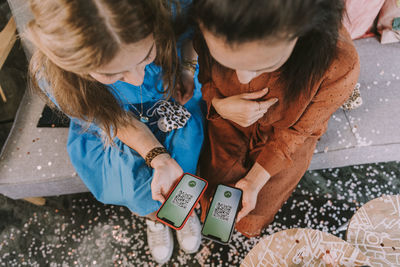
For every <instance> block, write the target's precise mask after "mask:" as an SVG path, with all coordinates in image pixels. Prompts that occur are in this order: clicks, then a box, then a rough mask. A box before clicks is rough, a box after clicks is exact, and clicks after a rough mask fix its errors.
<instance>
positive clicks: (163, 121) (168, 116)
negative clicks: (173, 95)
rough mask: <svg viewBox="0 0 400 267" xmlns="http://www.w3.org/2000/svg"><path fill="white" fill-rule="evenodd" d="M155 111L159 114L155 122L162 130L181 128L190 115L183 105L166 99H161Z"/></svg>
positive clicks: (168, 130)
mask: <svg viewBox="0 0 400 267" xmlns="http://www.w3.org/2000/svg"><path fill="white" fill-rule="evenodd" d="M156 113H157V114H158V115H159V116H160V118H159V119H158V122H157V125H158V128H159V129H160V130H161V131H163V132H170V131H172V130H176V129H180V128H182V127H183V126H185V124H186V123H187V121H188V120H189V119H190V117H191V114H190V112H189V111H188V110H187V109H186V108H185V107H184V106H182V105H180V104H178V103H175V102H168V101H163V102H162V103H161V104H160V105H159V106H158V107H157V108H156Z"/></svg>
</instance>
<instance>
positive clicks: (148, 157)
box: [144, 147, 169, 168]
mask: <svg viewBox="0 0 400 267" xmlns="http://www.w3.org/2000/svg"><path fill="white" fill-rule="evenodd" d="M161 154H169V153H168V150H167V149H166V148H165V147H155V148H153V149H152V150H150V151H149V152H148V153H147V154H146V157H145V158H144V160H145V162H146V165H147V166H149V167H150V168H152V167H151V161H152V160H153V159H154V158H155V157H157V156H158V155H161Z"/></svg>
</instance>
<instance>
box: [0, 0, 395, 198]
mask: <svg viewBox="0 0 400 267" xmlns="http://www.w3.org/2000/svg"><path fill="white" fill-rule="evenodd" d="M27 2H28V1H25V0H9V4H10V6H11V8H12V11H13V14H14V16H15V19H16V22H17V28H18V30H19V31H20V32H21V31H23V29H24V26H25V25H26V23H27V21H29V19H30V18H31V14H30V12H29V8H28V7H27ZM24 44H25V49H26V53H27V56H28V58H29V56H30V55H31V52H32V47H31V46H30V45H29V44H28V43H26V42H24ZM355 44H356V47H357V50H358V52H359V55H360V60H361V75H360V79H359V83H360V90H361V95H362V98H363V102H364V104H363V105H362V106H361V107H360V108H358V109H356V110H352V111H344V110H338V111H337V112H336V113H335V114H334V116H333V117H332V118H331V120H330V122H329V128H328V131H327V133H326V134H325V135H324V136H323V137H322V138H321V140H320V142H319V143H318V146H317V149H316V151H315V154H314V157H313V160H312V163H311V166H310V169H323V168H333V167H342V166H347V165H355V164H364V163H372V162H384V161H395V160H400V123H399V116H400V44H399V43H397V44H390V45H381V44H380V43H379V42H378V41H377V40H376V39H375V38H369V39H363V40H357V41H356V42H355ZM43 107H44V103H43V102H42V101H41V100H40V99H38V97H37V96H34V95H31V94H30V93H29V92H27V93H26V94H25V96H24V98H23V100H22V102H21V105H20V108H19V111H18V113H17V117H16V120H15V124H14V127H13V129H12V131H11V133H10V136H9V138H8V140H7V142H6V144H5V146H4V148H3V150H2V151H1V155H0V194H4V195H6V196H8V197H10V198H14V199H18V198H27V197H35V196H53V195H61V194H71V193H79V192H86V191H87V188H86V187H85V185H84V184H83V183H82V182H81V180H80V179H79V177H78V176H77V174H76V172H75V170H74V168H73V166H72V165H71V163H70V161H69V158H68V155H67V151H66V141H67V134H68V129H65V128H64V129H60V128H36V123H37V121H38V120H39V117H40V115H41V112H42V110H43Z"/></svg>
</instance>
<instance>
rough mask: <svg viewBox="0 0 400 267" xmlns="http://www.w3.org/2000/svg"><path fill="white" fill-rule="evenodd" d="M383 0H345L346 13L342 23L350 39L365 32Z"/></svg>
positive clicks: (369, 27)
mask: <svg viewBox="0 0 400 267" xmlns="http://www.w3.org/2000/svg"><path fill="white" fill-rule="evenodd" d="M384 2H385V0H345V4H346V10H347V15H345V16H344V20H343V24H344V26H345V27H346V29H347V31H348V32H349V33H350V36H351V38H352V39H357V38H360V37H362V36H363V35H365V33H367V32H368V31H369V30H370V29H371V27H372V25H373V23H374V20H375V18H376V17H377V16H378V13H379V10H380V9H381V7H382V6H383V4H384Z"/></svg>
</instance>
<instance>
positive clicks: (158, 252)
mask: <svg viewBox="0 0 400 267" xmlns="http://www.w3.org/2000/svg"><path fill="white" fill-rule="evenodd" d="M146 224H147V242H148V243H149V248H150V253H151V255H152V256H153V258H154V260H155V261H156V262H158V263H159V264H163V263H166V262H167V261H168V260H169V259H170V258H171V256H172V251H173V249H174V240H173V237H172V232H171V229H169V227H167V226H165V225H164V224H162V223H160V222H155V221H152V220H146Z"/></svg>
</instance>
